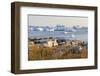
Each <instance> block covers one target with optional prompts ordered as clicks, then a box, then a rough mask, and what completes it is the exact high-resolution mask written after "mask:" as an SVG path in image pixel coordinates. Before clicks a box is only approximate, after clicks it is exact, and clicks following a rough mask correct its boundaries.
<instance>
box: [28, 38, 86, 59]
mask: <svg viewBox="0 0 100 76" xmlns="http://www.w3.org/2000/svg"><path fill="white" fill-rule="evenodd" d="M57 43H58V45H56V46H52V47H49V46H48V47H47V46H44V45H43V43H42V44H40V43H39V44H36V43H34V41H32V40H29V42H28V60H53V59H79V58H87V57H88V50H87V49H88V47H87V43H84V42H83V41H80V40H67V41H63V42H61V41H57ZM53 44H54V43H53ZM47 45H48V44H47Z"/></svg>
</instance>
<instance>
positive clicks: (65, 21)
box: [28, 15, 88, 27]
mask: <svg viewBox="0 0 100 76" xmlns="http://www.w3.org/2000/svg"><path fill="white" fill-rule="evenodd" d="M58 24H60V25H65V26H66V27H72V26H75V25H79V26H80V27H83V26H85V27H86V26H88V17H78V16H77V17H75V16H50V15H48V16H47V15H28V25H29V26H56V25H58Z"/></svg>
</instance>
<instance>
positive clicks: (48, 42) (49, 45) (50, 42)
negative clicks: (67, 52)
mask: <svg viewBox="0 0 100 76" xmlns="http://www.w3.org/2000/svg"><path fill="white" fill-rule="evenodd" d="M44 46H46V47H54V46H58V43H57V40H56V39H55V40H53V39H49V40H48V41H47V43H44Z"/></svg>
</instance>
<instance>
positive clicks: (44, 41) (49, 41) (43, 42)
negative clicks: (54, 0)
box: [28, 37, 87, 49]
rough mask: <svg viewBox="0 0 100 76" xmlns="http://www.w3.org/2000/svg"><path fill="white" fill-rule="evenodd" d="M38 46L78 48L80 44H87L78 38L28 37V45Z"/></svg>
mask: <svg viewBox="0 0 100 76" xmlns="http://www.w3.org/2000/svg"><path fill="white" fill-rule="evenodd" d="M34 45H36V46H38V47H49V48H51V47H56V46H79V47H80V49H81V47H82V46H87V44H86V43H85V42H84V41H80V40H65V39H56V38H52V37H50V38H40V39H35V38H34V39H29V41H28V46H29V47H31V46H34Z"/></svg>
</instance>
